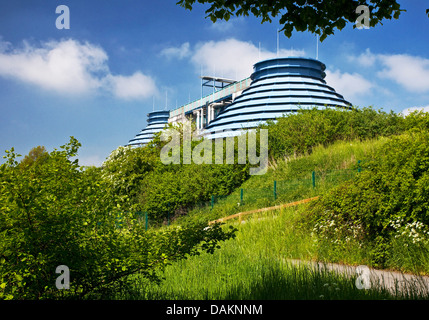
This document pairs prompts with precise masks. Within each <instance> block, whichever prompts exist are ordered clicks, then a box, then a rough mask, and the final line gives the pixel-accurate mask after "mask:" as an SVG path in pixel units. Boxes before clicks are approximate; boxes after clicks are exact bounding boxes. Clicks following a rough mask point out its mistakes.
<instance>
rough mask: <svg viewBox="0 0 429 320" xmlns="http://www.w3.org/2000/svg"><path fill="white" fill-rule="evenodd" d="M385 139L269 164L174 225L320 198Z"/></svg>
mask: <svg viewBox="0 0 429 320" xmlns="http://www.w3.org/2000/svg"><path fill="white" fill-rule="evenodd" d="M386 139H387V138H378V139H373V140H368V141H351V142H350V141H337V142H335V143H333V144H332V145H330V146H329V147H324V146H318V147H315V148H313V152H312V154H311V155H306V156H300V157H294V158H285V159H284V161H271V164H270V167H269V169H268V171H267V173H266V174H264V175H255V176H252V177H250V178H249V179H248V180H246V181H245V182H244V183H243V184H242V185H241V186H240V187H239V188H237V189H236V190H235V191H234V192H232V193H231V194H230V195H224V196H221V197H219V196H218V195H216V197H215V200H216V202H215V205H214V207H213V208H212V207H211V203H210V202H206V203H203V204H202V205H200V206H197V207H195V208H194V209H193V210H191V211H190V212H188V214H187V215H186V216H184V217H179V218H178V219H176V220H175V222H174V223H179V224H181V223H186V221H193V220H203V221H208V220H214V219H217V218H221V217H225V216H229V215H232V214H235V213H238V212H243V211H247V210H252V209H259V208H263V207H269V206H274V205H277V204H281V203H287V202H291V201H296V200H301V199H305V198H310V197H314V196H316V195H320V194H322V193H323V192H326V191H328V190H330V189H331V188H333V187H335V186H337V185H338V184H340V183H342V182H344V181H347V180H348V179H351V178H352V177H353V176H354V175H355V174H357V172H358V161H359V160H363V159H365V158H366V157H368V155H369V154H371V152H372V151H373V150H374V149H375V148H377V146H379V145H381V144H382V143H384V142H385V141H386ZM313 171H314V172H315V175H316V188H313V185H312V172H313ZM274 181H276V183H277V198H276V199H274V192H273V191H274V190H273V188H274ZM241 189H243V201H241Z"/></svg>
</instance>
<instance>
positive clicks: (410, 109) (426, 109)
mask: <svg viewBox="0 0 429 320" xmlns="http://www.w3.org/2000/svg"><path fill="white" fill-rule="evenodd" d="M414 111H423V112H429V105H427V106H424V107H412V108H407V109H404V110H402V111H401V114H403V115H404V116H407V115H409V114H410V113H411V112H414Z"/></svg>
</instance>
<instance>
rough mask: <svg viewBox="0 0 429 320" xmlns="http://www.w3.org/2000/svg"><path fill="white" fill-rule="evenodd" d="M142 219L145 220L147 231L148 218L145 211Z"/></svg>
mask: <svg viewBox="0 0 429 320" xmlns="http://www.w3.org/2000/svg"><path fill="white" fill-rule="evenodd" d="M144 218H145V221H146V231H147V228H148V224H149V223H148V222H149V217H148V216H147V211H145V214H144Z"/></svg>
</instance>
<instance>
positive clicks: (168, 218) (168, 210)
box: [167, 202, 170, 226]
mask: <svg viewBox="0 0 429 320" xmlns="http://www.w3.org/2000/svg"><path fill="white" fill-rule="evenodd" d="M167 208H168V209H167V226H169V225H170V202H167Z"/></svg>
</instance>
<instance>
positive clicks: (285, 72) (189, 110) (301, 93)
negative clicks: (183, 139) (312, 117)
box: [128, 57, 351, 146]
mask: <svg viewBox="0 0 429 320" xmlns="http://www.w3.org/2000/svg"><path fill="white" fill-rule="evenodd" d="M325 68H326V66H325V65H324V64H323V63H322V62H320V61H318V60H315V59H310V58H298V57H288V58H274V59H268V60H263V61H260V62H258V63H256V64H255V65H254V68H253V73H252V75H251V76H250V77H249V78H246V79H243V80H241V81H234V80H231V79H224V78H217V77H202V79H201V80H202V86H208V87H211V88H213V91H212V93H211V94H209V95H206V96H204V97H202V98H201V99H198V100H196V101H193V102H191V103H188V104H186V105H184V106H181V107H179V108H176V109H174V110H171V111H154V112H151V113H149V114H148V126H147V127H146V128H145V129H143V130H142V131H141V132H140V133H139V134H138V135H137V136H136V137H135V138H134V139H132V140H130V141H129V143H128V145H130V146H141V145H145V144H147V143H148V142H149V141H150V139H151V137H153V134H154V133H155V132H159V131H160V130H162V129H163V127H164V126H165V125H166V124H167V123H178V122H184V121H185V120H186V119H187V120H191V121H193V122H195V124H196V128H197V131H198V134H200V135H202V136H204V137H205V138H207V139H214V138H220V137H226V136H230V135H235V134H238V133H239V132H241V130H240V129H244V130H249V129H253V128H256V127H257V126H258V125H260V124H261V123H264V122H266V121H267V120H274V121H275V120H276V119H277V118H279V117H282V116H284V115H285V114H288V113H291V112H296V111H297V110H299V109H300V108H303V109H305V108H326V107H340V108H344V109H350V108H351V104H350V103H349V102H348V101H346V100H345V99H344V98H343V96H342V95H340V94H339V93H337V92H336V91H335V89H334V88H332V87H330V86H328V85H327V84H326V81H325V80H324V78H325V76H326V74H325V72H324V71H325Z"/></svg>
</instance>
